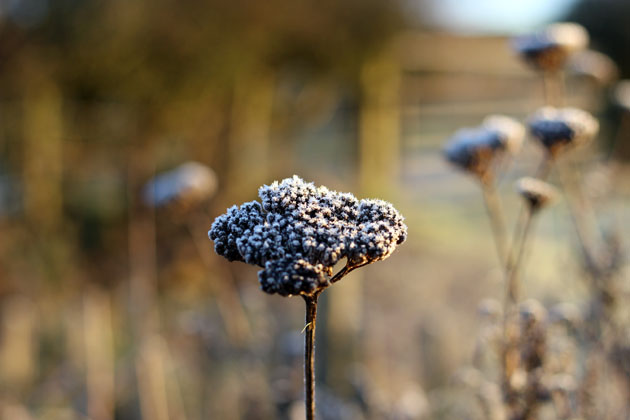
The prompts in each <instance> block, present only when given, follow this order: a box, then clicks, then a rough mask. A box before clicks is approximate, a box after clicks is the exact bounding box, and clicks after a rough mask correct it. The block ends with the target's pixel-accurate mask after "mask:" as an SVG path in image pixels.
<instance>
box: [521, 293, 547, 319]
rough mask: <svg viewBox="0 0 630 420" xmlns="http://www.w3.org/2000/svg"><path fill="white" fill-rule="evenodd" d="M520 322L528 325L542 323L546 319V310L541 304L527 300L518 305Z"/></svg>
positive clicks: (533, 300)
mask: <svg viewBox="0 0 630 420" xmlns="http://www.w3.org/2000/svg"><path fill="white" fill-rule="evenodd" d="M519 315H520V317H521V321H522V322H524V323H526V324H529V323H539V322H544V321H545V320H546V318H547V310H546V309H545V307H544V306H543V304H542V303H540V302H539V301H537V300H535V299H527V300H526V301H524V302H521V304H520V305H519Z"/></svg>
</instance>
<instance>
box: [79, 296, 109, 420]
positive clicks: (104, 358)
mask: <svg viewBox="0 0 630 420" xmlns="http://www.w3.org/2000/svg"><path fill="white" fill-rule="evenodd" d="M83 334H84V342H85V365H86V372H87V379H86V382H87V394H88V395H87V398H88V408H87V411H88V415H89V417H90V419H92V420H113V418H114V348H113V347H114V343H113V330H112V309H111V302H110V296H109V294H108V293H107V292H106V291H104V290H100V289H98V288H97V287H96V286H88V287H87V290H86V291H85V293H84V296H83Z"/></svg>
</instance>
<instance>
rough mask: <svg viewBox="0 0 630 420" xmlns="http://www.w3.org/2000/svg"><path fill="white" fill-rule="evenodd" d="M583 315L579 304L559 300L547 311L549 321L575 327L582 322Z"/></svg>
mask: <svg viewBox="0 0 630 420" xmlns="http://www.w3.org/2000/svg"><path fill="white" fill-rule="evenodd" d="M582 319H583V315H582V311H581V310H580V308H579V306H577V305H576V304H575V303H571V302H561V303H558V304H556V305H554V306H553V307H552V308H551V309H550V311H549V321H550V322H552V323H562V324H567V325H569V326H573V327H575V326H576V325H578V324H579V323H580V322H582Z"/></svg>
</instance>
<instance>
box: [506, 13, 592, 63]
mask: <svg viewBox="0 0 630 420" xmlns="http://www.w3.org/2000/svg"><path fill="white" fill-rule="evenodd" d="M588 42H589V37H588V33H587V32H586V30H585V29H584V28H583V27H582V26H580V25H578V24H575V23H556V24H553V25H549V26H548V27H546V28H545V29H543V30H541V31H539V32H535V33H532V34H528V35H522V36H519V37H517V38H515V39H514V41H513V46H514V49H515V50H516V51H517V52H518V53H519V54H520V55H521V57H522V58H523V59H524V60H525V61H526V62H527V63H528V64H530V65H531V66H532V67H534V68H536V69H539V70H544V71H557V70H560V69H561V68H563V67H564V65H565V64H566V61H567V59H568V58H569V56H570V55H571V54H572V53H574V52H577V51H580V50H583V49H584V48H586V47H587V45H588Z"/></svg>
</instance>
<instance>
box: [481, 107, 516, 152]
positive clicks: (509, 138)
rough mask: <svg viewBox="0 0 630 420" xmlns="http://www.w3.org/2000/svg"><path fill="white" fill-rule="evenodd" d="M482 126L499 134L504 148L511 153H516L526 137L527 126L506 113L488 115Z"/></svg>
mask: <svg viewBox="0 0 630 420" xmlns="http://www.w3.org/2000/svg"><path fill="white" fill-rule="evenodd" d="M481 125H482V127H485V128H487V129H488V130H491V131H495V132H497V133H498V134H499V137H500V141H501V143H502V147H503V149H504V150H506V151H507V152H509V153H510V154H512V155H514V154H516V153H517V152H518V151H519V150H520V148H521V145H522V144H523V139H524V138H525V127H524V126H523V124H521V123H520V122H518V121H517V120H515V119H514V118H510V117H507V116H505V115H497V114H494V115H488V116H487V117H486V118H484V120H483V122H482V123H481Z"/></svg>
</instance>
